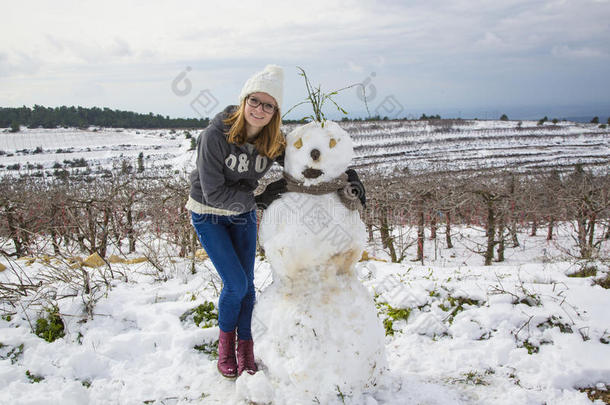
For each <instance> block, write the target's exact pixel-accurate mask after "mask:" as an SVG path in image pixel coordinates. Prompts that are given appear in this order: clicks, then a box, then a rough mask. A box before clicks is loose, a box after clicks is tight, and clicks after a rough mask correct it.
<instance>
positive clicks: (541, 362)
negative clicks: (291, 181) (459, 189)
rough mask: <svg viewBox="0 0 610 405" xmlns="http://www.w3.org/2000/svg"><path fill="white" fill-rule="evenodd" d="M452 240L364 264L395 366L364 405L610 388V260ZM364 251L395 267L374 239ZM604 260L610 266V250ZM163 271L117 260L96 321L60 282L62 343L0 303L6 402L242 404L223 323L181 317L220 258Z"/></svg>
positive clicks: (14, 265) (443, 403)
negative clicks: (606, 282) (219, 345)
mask: <svg viewBox="0 0 610 405" xmlns="http://www.w3.org/2000/svg"><path fill="white" fill-rule="evenodd" d="M454 232H456V234H455V235H454V243H455V245H456V247H455V248H454V249H446V248H445V247H444V245H443V243H442V241H441V240H440V239H439V240H438V242H437V243H434V242H432V241H427V243H426V247H427V250H426V254H427V257H426V262H425V265H423V266H422V265H421V264H419V263H413V262H409V261H408V260H407V261H405V262H404V263H401V264H392V263H387V262H383V261H379V260H373V259H371V260H368V261H363V262H360V263H359V264H358V266H357V271H358V274H359V277H360V278H361V280H362V282H363V283H364V284H365V286H366V287H367V288H368V289H369V291H370V292H371V297H375V298H374V299H375V301H376V303H377V307H378V308H379V316H380V317H382V318H383V319H384V321H385V323H384V324H385V326H386V331H387V336H386V352H387V356H388V362H389V365H390V373H389V374H388V375H387V378H386V380H385V381H383V382H381V383H380V385H379V387H378V391H377V392H376V393H374V394H373V395H371V396H369V397H368V400H367V401H368V402H367V405H370V404H401V405H402V404H422V405H423V404H429V405H432V404H438V405H447V404H507V405H508V404H511V405H512V404H566V405H568V404H570V405H574V404H590V403H592V402H591V401H590V400H589V399H588V398H587V396H586V394H584V393H582V392H579V391H578V390H577V388H584V387H593V388H596V389H598V390H600V389H602V390H605V389H606V385H607V386H608V388H609V389H610V361H609V359H610V346H609V345H608V343H609V341H610V314H609V313H608V311H607V309H608V307H609V306H610V293H609V292H608V290H607V289H604V288H602V287H600V286H599V285H595V284H593V281H594V280H595V279H601V278H603V277H605V276H606V275H607V274H608V272H609V271H610V269H609V268H608V265H607V261H606V264H604V263H601V262H595V263H589V267H592V266H594V267H596V269H597V274H596V275H595V276H589V277H585V278H575V277H568V276H567V274H570V273H574V272H576V271H578V270H580V269H581V267H582V263H578V262H577V261H575V260H573V259H570V258H569V256H567V255H566V247H569V246H570V245H571V243H572V242H571V241H570V239H569V236H568V235H567V232H568V228H567V227H565V229H562V230H560V232H559V233H560V235H559V237H558V238H557V241H556V242H547V241H546V240H545V238H544V237H543V236H540V237H529V236H526V235H525V234H522V235H520V239H521V246H520V247H518V248H511V249H507V252H506V256H507V260H506V262H504V263H494V265H493V266H491V267H485V266H482V265H481V264H482V262H483V259H482V257H481V256H479V255H477V254H475V253H473V252H472V251H471V249H472V248H473V246H474V243H475V242H477V241H479V242H482V240H483V236H482V234H481V233H480V232H479V231H477V230H475V229H470V228H456V229H455V231H454ZM410 249H413V248H410ZM367 250H368V253H369V254H370V255H371V257H376V258H379V259H384V258H385V254H384V252H382V251H381V250H380V249H379V247H378V246H376V245H375V244H370V245H369V248H368V249H367ZM408 256H409V257H414V252H413V251H412V250H408ZM602 256H603V257H605V258H606V260H607V258H608V257H609V252H608V244H606V245H605V250H604V251H602ZM0 262H1V263H2V264H4V265H5V266H7V267H8V268H7V269H6V270H5V271H3V272H0V280H1V281H2V283H9V282H14V281H15V280H16V274H21V275H22V276H23V275H27V276H29V277H31V278H32V279H33V280H34V281H36V280H37V277H42V276H43V275H44V274H45V273H46V272H48V271H49V265H48V264H46V263H45V261H44V260H43V259H42V258H39V259H37V260H34V261H32V260H30V261H26V260H19V261H11V262H8V261H6V260H4V259H2V260H0ZM54 263H55V262H54V260H51V264H54ZM163 263H164V267H163V269H164V271H163V272H160V271H159V270H157V269H155V268H154V267H153V266H151V265H150V264H149V263H146V262H144V263H138V264H119V263H117V264H113V265H112V266H113V271H114V276H115V278H114V279H113V280H112V284H113V287H112V288H111V289H110V290H107V291H106V290H105V289H101V290H97V291H92V292H91V295H94V296H95V298H96V299H97V303H96V304H95V306H94V307H93V310H92V313H93V317H92V319H88V320H87V317H86V316H85V315H84V304H83V303H84V302H87V301H88V300H89V299H90V298H91V295H86V294H85V295H83V293H82V291H79V292H78V295H77V296H74V297H66V298H62V299H59V297H61V296H62V295H70V294H71V293H72V292H75V291H77V290H78V287H76V289H75V288H74V286H71V285H70V284H67V283H59V282H57V283H54V284H53V285H52V287H53V288H51V289H46V295H45V296H46V297H52V296H53V295H52V294H50V293H51V292H53V293H54V294H55V297H56V299H57V302H58V303H59V312H60V314H61V318H62V320H63V322H64V323H65V325H66V335H65V337H63V338H60V339H57V340H55V341H54V342H52V343H47V342H46V341H44V340H43V339H41V338H40V337H38V336H36V335H35V334H34V333H32V328H31V327H30V323H31V324H32V325H33V324H34V323H35V319H36V318H37V317H39V316H40V315H41V311H42V308H41V307H40V306H38V305H34V304H33V299H32V298H27V299H26V298H24V299H22V300H21V302H20V304H19V305H18V306H17V307H16V308H12V307H10V306H9V305H8V304H7V303H6V302H3V303H0V310H1V311H2V312H3V313H6V312H7V311H10V312H15V314H14V315H12V316H10V317H8V316H3V318H2V320H0V342H1V344H0V387H1V388H0V403H2V404H190V403H193V404H194V403H202V404H227V403H229V404H230V403H236V404H239V403H241V402H240V400H239V398H240V394H239V392H238V391H239V390H237V389H236V384H237V387H239V385H240V382H239V380H238V382H237V383H236V382H234V381H230V380H227V379H225V378H223V377H221V376H220V375H219V374H218V372H217V370H216V363H215V360H214V359H213V354H209V353H213V352H214V341H215V340H216V337H217V333H218V328H217V327H216V326H215V325H214V322H213V320H212V321H210V322H208V326H209V327H207V328H205V327H203V326H205V325H204V323H205V322H202V323H200V326H199V327H198V326H196V325H195V323H194V321H193V319H192V316H191V317H186V318H185V319H184V320H181V319H180V318H181V315H183V314H185V313H186V312H187V311H188V310H189V309H192V308H194V307H197V306H198V305H200V304H203V303H204V302H205V301H212V302H216V299H217V296H218V288H219V287H220V283H219V280H218V277H217V276H216V275H215V272H214V270H213V268H212V266H211V264H210V262H209V261H208V260H203V261H197V262H196V270H197V271H196V274H192V273H191V262H190V260H185V259H179V258H175V257H166V258H164V260H163ZM54 265H55V266H56V267H58V268H61V267H62V265H61V264H54ZM89 271H90V273H91V276H92V280H100V279H101V275H102V274H105V275H106V276H107V277H108V275H109V273H108V269H107V268H106V267H101V268H99V269H97V270H92V269H89ZM74 274H78V272H75V273H74ZM270 274H271V272H270V267H269V264H268V262H267V261H265V260H258V259H257V263H256V272H255V281H256V284H257V287H258V288H259V291H260V290H262V289H264V288H265V287H267V286H268V285H269V284H270V283H271V276H270ZM38 298H40V296H39V297H38ZM371 299H373V298H371ZM399 308H402V309H405V311H396V309H399ZM43 312H44V311H42V313H43ZM407 315H408V316H407ZM183 318H184V317H183ZM404 318H406V319H404ZM286 321H287V322H290V320H288V319H287V320H286ZM256 323H262V324H264V319H263V320H259V319H255V324H256ZM263 326H264V325H263ZM258 330H259V331H260V330H263V331H264V327H263V328H261V327H260V325H259V328H258ZM263 333H270V332H263ZM195 346H197V347H198V348H199V350H197V349H195ZM255 349H256V347H255ZM337 403H342V401H341V400H340V399H339V398H337ZM345 403H350V401H349V398H345ZM596 403H598V404H601V403H602V402H601V401H599V400H598V401H597V402H596Z"/></svg>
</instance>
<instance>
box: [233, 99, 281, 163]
mask: <svg viewBox="0 0 610 405" xmlns="http://www.w3.org/2000/svg"><path fill="white" fill-rule="evenodd" d="M245 108H246V99H244V100H242V102H241V104H240V105H239V107H238V108H237V109H236V110H235V112H233V113H232V114H231V115H229V116H228V117H227V118H226V119H225V120H224V121H223V122H224V123H225V124H227V125H230V126H231V127H230V128H229V132H228V133H227V140H228V141H229V142H230V143H234V144H236V145H243V144H244V143H246V139H247V133H246V118H245V117H244V115H245ZM281 125H282V118H281V114H280V110H279V108H278V109H276V110H275V112H274V113H273V117H271V121H269V123H268V124H267V125H265V126H264V127H263V129H262V130H261V133H260V134H259V135H258V137H257V138H256V140H255V141H254V146H255V147H256V150H257V151H258V153H260V154H261V155H264V156H266V157H268V158H270V159H275V158H276V157H278V156H279V155H281V154H282V153H283V152H284V149H285V148H286V140H285V139H284V135H282V133H281V132H280V126H281Z"/></svg>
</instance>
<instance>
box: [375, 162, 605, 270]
mask: <svg viewBox="0 0 610 405" xmlns="http://www.w3.org/2000/svg"><path fill="white" fill-rule="evenodd" d="M366 184H367V190H368V194H369V203H368V205H369V207H368V209H367V218H366V221H365V222H366V223H367V226H368V227H369V232H370V233H371V235H372V234H373V233H375V232H378V234H379V236H380V239H381V241H382V243H383V247H384V248H385V249H386V250H387V251H388V253H389V254H390V257H391V258H392V261H395V262H400V261H402V260H404V259H406V258H407V257H406V251H407V249H408V248H409V247H411V246H413V245H417V254H416V257H413V258H411V259H413V260H416V261H422V262H423V260H424V244H425V241H426V239H427V238H426V236H425V230H426V229H429V232H428V234H429V238H430V239H436V238H437V230H438V229H439V227H443V228H444V232H443V233H444V237H445V243H446V246H447V247H448V248H452V247H453V240H452V225H455V224H462V225H468V226H472V227H475V228H479V229H481V230H482V231H484V232H485V236H486V242H485V243H482V244H479V245H478V247H477V248H475V251H476V253H478V254H480V255H481V256H482V257H483V259H484V263H485V264H486V265H491V264H492V262H493V261H494V260H495V261H500V262H501V261H504V253H505V249H506V248H507V247H518V246H519V244H520V242H519V240H518V236H517V234H518V233H519V232H520V231H523V230H528V231H529V232H530V233H531V235H536V233H537V232H538V231H539V230H540V229H542V228H544V229H545V232H546V238H547V239H548V240H552V239H554V237H555V234H556V231H557V229H556V227H557V224H559V223H567V224H570V226H572V228H573V232H572V239H573V247H575V249H571V248H570V247H566V248H565V252H566V253H567V254H572V255H574V256H576V257H579V258H583V259H591V258H594V257H596V256H597V255H598V253H599V252H600V250H601V247H602V245H603V244H604V243H607V241H608V240H610V176H609V175H608V173H605V174H600V175H594V174H593V173H591V172H589V171H587V170H585V169H584V168H583V167H582V166H580V165H577V166H576V167H575V169H574V171H573V172H571V173H566V174H563V175H560V174H559V173H558V172H556V171H554V172H550V173H544V174H540V175H527V176H526V175H517V174H515V173H510V172H505V173H498V172H489V173H485V174H477V175H469V176H461V177H460V176H459V175H456V174H444V175H430V174H428V175H426V176H419V177H417V176H410V177H404V178H395V179H393V180H391V181H387V180H373V179H369V180H368V181H367V182H366ZM410 227H413V228H414V231H415V232H409V228H410ZM405 230H406V231H405ZM412 233H415V234H416V235H417V236H416V237H415V238H414V237H412V236H411V234H412Z"/></svg>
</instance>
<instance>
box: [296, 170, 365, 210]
mask: <svg viewBox="0 0 610 405" xmlns="http://www.w3.org/2000/svg"><path fill="white" fill-rule="evenodd" d="M284 179H286V183H287V184H286V189H287V190H288V191H291V192H295V193H305V194H313V195H322V194H329V193H337V194H338V195H339V199H340V200H341V202H342V203H343V205H345V207H346V208H347V209H350V210H361V209H362V203H361V202H360V199H359V198H358V195H357V193H356V191H355V190H354V189H353V187H352V185H351V184H350V183H349V182H348V181H347V174H345V173H343V174H341V176H339V177H337V178H334V179H333V180H331V181H327V182H324V183H319V184H314V185H311V186H306V185H305V184H303V183H302V182H299V181H297V180H296V179H295V178H294V177H292V176H291V175H289V174H288V173H286V172H284Z"/></svg>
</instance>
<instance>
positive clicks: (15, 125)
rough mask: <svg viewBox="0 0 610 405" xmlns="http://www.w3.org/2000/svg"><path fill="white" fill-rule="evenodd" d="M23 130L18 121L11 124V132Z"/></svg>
mask: <svg viewBox="0 0 610 405" xmlns="http://www.w3.org/2000/svg"><path fill="white" fill-rule="evenodd" d="M20 130H21V127H20V126H19V123H18V122H17V121H13V122H12V123H11V132H19V131H20Z"/></svg>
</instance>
